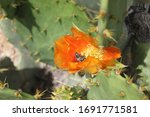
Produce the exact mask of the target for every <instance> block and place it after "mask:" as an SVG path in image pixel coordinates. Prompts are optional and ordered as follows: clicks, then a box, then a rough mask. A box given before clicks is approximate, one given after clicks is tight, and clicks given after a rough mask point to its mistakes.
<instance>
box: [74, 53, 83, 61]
mask: <svg viewBox="0 0 150 117" xmlns="http://www.w3.org/2000/svg"><path fill="white" fill-rule="evenodd" d="M75 57H76V60H77V61H79V62H82V61H83V60H84V59H85V56H82V55H81V54H79V53H77V52H76V53H75Z"/></svg>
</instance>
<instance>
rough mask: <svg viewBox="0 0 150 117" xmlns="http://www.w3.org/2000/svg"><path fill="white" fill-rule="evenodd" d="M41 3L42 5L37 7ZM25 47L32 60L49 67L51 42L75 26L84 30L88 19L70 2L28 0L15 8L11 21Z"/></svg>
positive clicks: (51, 54) (61, 0)
mask: <svg viewBox="0 0 150 117" xmlns="http://www.w3.org/2000/svg"><path fill="white" fill-rule="evenodd" d="M41 4H42V5H41ZM12 22H13V23H14V27H16V32H17V33H18V34H19V35H20V36H21V45H22V46H24V47H26V48H27V49H28V50H29V51H30V53H31V55H32V56H33V57H34V58H35V59H36V61H44V62H46V63H50V64H53V46H54V41H55V40H56V39H58V38H59V37H60V36H63V35H65V34H69V33H70V29H71V27H72V26H73V24H75V25H76V26H78V27H79V28H81V29H82V30H84V31H87V30H88V27H89V23H88V18H87V16H86V14H85V13H84V11H83V10H82V9H80V8H79V6H77V5H76V4H74V3H73V2H72V0H45V1H44V2H43V1H38V2H37V0H29V1H26V2H23V3H22V4H21V5H19V6H18V7H17V11H16V14H15V16H14V18H13V20H12Z"/></svg>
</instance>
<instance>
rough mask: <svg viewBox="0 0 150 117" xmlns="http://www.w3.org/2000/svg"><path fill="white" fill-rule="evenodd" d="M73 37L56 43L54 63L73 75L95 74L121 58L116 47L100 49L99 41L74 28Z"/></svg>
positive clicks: (69, 36)
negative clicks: (77, 73)
mask: <svg viewBox="0 0 150 117" xmlns="http://www.w3.org/2000/svg"><path fill="white" fill-rule="evenodd" d="M71 31H72V34H71V35H65V36H63V37H61V38H59V39H58V40H56V42H55V48H54V62H55V64H56V66H58V67H59V68H62V69H64V70H68V71H69V72H71V73H75V72H78V71H84V72H88V73H90V74H95V73H97V72H98V71H99V70H101V69H105V68H107V66H112V65H114V64H115V59H117V58H119V57H120V56H121V53H120V50H119V49H118V48H116V47H106V48H105V47H99V46H98V41H97V40H96V39H94V38H92V37H91V36H89V35H87V34H85V33H83V32H81V31H79V30H78V29H77V28H75V27H73V28H72V29H71Z"/></svg>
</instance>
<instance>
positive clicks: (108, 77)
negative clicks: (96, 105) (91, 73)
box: [88, 71, 145, 100]
mask: <svg viewBox="0 0 150 117" xmlns="http://www.w3.org/2000/svg"><path fill="white" fill-rule="evenodd" d="M93 80H95V81H97V82H99V85H96V86H93V87H91V88H90V89H89V92H88V99H94V100H98V99H99V100H139V99H144V98H145V96H144V94H143V92H142V91H139V90H138V88H137V86H136V85H135V84H133V83H132V82H131V81H130V80H129V79H125V78H123V77H121V76H120V75H118V74H116V73H115V72H114V71H111V72H109V71H101V72H100V73H99V74H98V75H97V76H96V77H95V78H94V79H93Z"/></svg>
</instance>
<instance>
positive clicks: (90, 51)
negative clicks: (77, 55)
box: [81, 44, 103, 60]
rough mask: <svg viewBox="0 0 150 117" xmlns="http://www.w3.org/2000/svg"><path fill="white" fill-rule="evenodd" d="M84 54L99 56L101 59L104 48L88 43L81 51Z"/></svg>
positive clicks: (86, 55)
mask: <svg viewBox="0 0 150 117" xmlns="http://www.w3.org/2000/svg"><path fill="white" fill-rule="evenodd" d="M81 55H82V56H85V57H86V58H87V57H88V56H91V57H94V58H97V59H99V60H102V59H103V49H102V48H96V47H95V46H93V45H91V44H88V45H87V48H86V49H85V50H84V51H82V52H81Z"/></svg>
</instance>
